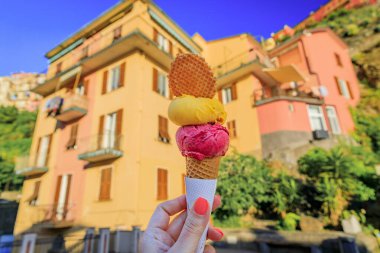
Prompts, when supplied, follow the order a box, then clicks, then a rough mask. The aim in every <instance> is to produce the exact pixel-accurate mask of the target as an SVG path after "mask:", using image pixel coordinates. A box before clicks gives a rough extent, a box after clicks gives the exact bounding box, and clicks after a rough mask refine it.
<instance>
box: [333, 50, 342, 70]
mask: <svg viewBox="0 0 380 253" xmlns="http://www.w3.org/2000/svg"><path fill="white" fill-rule="evenodd" d="M334 55H335V61H336V64H337V65H338V66H340V67H343V64H342V60H341V59H340V56H339V54H337V53H334Z"/></svg>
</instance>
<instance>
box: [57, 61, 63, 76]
mask: <svg viewBox="0 0 380 253" xmlns="http://www.w3.org/2000/svg"><path fill="white" fill-rule="evenodd" d="M61 72H62V62H60V63H57V65H56V70H55V74H56V75H58V74H59V73H61Z"/></svg>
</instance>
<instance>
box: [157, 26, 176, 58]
mask: <svg viewBox="0 0 380 253" xmlns="http://www.w3.org/2000/svg"><path fill="white" fill-rule="evenodd" d="M153 32H154V35H153V37H154V38H153V39H154V41H155V42H156V43H157V46H158V48H159V49H161V50H162V51H165V52H166V53H170V54H173V44H172V42H171V41H169V40H168V39H167V38H165V37H164V36H163V35H162V34H160V33H159V32H158V31H157V30H156V29H154V31H153Z"/></svg>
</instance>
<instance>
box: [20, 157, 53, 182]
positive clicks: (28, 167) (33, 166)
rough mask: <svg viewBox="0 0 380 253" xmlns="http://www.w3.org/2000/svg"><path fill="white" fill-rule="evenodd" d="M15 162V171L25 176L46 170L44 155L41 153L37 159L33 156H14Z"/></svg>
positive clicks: (38, 173)
mask: <svg viewBox="0 0 380 253" xmlns="http://www.w3.org/2000/svg"><path fill="white" fill-rule="evenodd" d="M15 164H16V165H15V173H16V174H17V175H21V176H25V177H29V176H37V175H41V174H43V173H45V172H47V171H48V167H47V165H46V157H45V158H44V157H42V155H41V156H40V157H39V158H38V159H36V158H35V157H33V156H23V157H16V159H15Z"/></svg>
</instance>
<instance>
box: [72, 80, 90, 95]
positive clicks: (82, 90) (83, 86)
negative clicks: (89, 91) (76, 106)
mask: <svg viewBox="0 0 380 253" xmlns="http://www.w3.org/2000/svg"><path fill="white" fill-rule="evenodd" d="M87 85H88V84H87V81H86V82H85V83H83V82H81V83H79V84H78V86H77V88H76V90H75V94H78V95H80V96H84V95H86V88H87V87H86V86H87Z"/></svg>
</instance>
